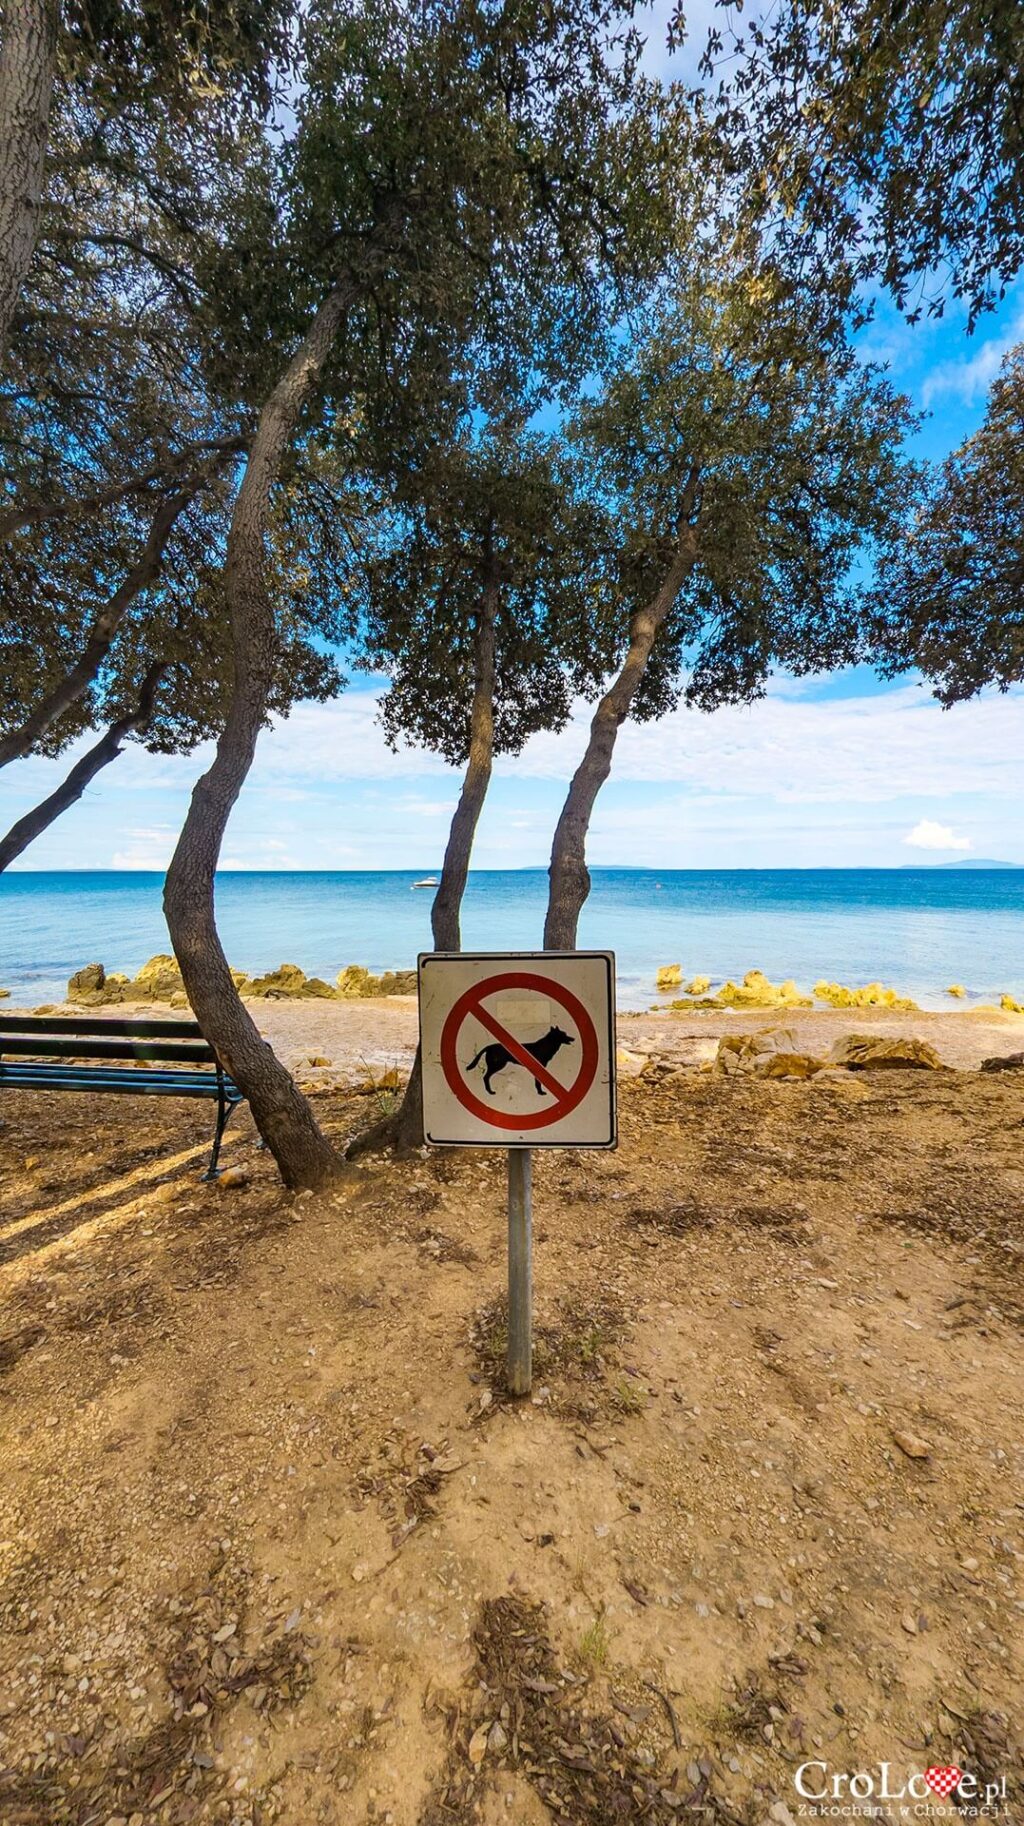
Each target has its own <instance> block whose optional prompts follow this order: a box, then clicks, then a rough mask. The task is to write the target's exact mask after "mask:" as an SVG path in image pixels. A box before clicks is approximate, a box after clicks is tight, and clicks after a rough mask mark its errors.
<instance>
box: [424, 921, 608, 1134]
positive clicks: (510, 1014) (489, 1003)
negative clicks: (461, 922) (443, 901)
mask: <svg viewBox="0 0 1024 1826" xmlns="http://www.w3.org/2000/svg"><path fill="white" fill-rule="evenodd" d="M614 989H615V957H614V954H613V953H612V952H611V951H452V952H449V951H431V952H427V953H425V954H424V955H423V956H421V957H420V959H419V1002H420V1044H421V1047H422V1055H423V1136H424V1140H425V1141H428V1142H430V1143H431V1144H432V1145H433V1146H435V1147H477V1148H481V1147H483V1148H486V1147H491V1148H517V1147H527V1148H613V1147H614V1146H615V1145H616V1140H617V1135H616V1122H615V1113H616V1112H615V994H614Z"/></svg>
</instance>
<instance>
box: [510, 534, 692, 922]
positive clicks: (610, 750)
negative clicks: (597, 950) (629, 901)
mask: <svg viewBox="0 0 1024 1826" xmlns="http://www.w3.org/2000/svg"><path fill="white" fill-rule="evenodd" d="M696 557H697V551H696V542H695V538H694V536H693V533H692V530H691V529H690V528H687V529H686V532H685V533H684V535H683V537H682V538H681V540H680V542H679V545H678V546H677V548H676V553H675V556H674V558H673V560H672V563H671V565H670V566H669V569H668V571H667V573H666V576H665V580H664V582H663V584H662V586H661V588H660V590H659V591H658V593H657V595H656V596H655V597H654V598H653V599H652V601H651V602H649V603H648V604H647V606H646V607H645V608H642V609H638V610H637V612H636V614H635V615H634V616H633V618H632V621H631V622H630V626H629V647H628V650H627V653H626V658H625V660H624V662H623V665H622V670H621V671H620V672H619V674H618V677H617V678H616V679H615V681H614V683H613V684H612V685H611V686H610V687H609V689H608V690H607V691H606V692H605V694H604V696H603V698H602V699H601V701H600V703H599V704H598V706H597V709H596V710H595V712H594V717H593V720H592V722H591V725H590V739H589V741H588V742H587V747H586V751H585V753H584V755H583V759H582V761H581V762H580V764H579V766H578V767H577V769H576V772H575V773H574V774H573V777H572V783H571V785H570V787H569V791H568V793H567V795H566V800H565V804H564V805H563V807H562V812H561V816H560V817H559V820H558V823H557V825H556V826H555V836H554V841H553V843H552V846H551V866H550V868H549V870H548V908H547V916H546V918H545V921H544V949H545V950H546V951H575V949H576V934H577V930H578V928H579V921H580V913H581V912H582V910H583V906H584V903H585V902H586V898H587V895H588V894H589V893H590V873H589V871H588V869H587V862H586V851H587V832H588V830H589V828H590V819H591V816H592V814H593V810H594V803H595V800H596V799H597V795H598V793H599V792H600V790H601V788H602V786H603V785H604V783H605V781H606V780H607V778H608V775H609V774H610V772H611V767H612V756H613V754H614V752H615V743H616V740H617V738H618V734H619V729H620V727H621V725H622V724H623V723H624V722H625V720H626V718H627V716H628V715H629V710H630V705H631V704H632V702H633V699H634V698H635V696H636V694H637V691H638V690H639V688H640V681H641V680H642V678H643V675H644V672H645V671H646V668H647V662H648V660H649V659H650V657H651V653H652V651H653V648H654V643H655V641H656V640H657V638H658V634H659V632H660V630H661V628H662V626H663V625H664V623H665V621H666V620H667V618H668V616H669V614H670V612H671V610H672V607H673V604H674V603H675V601H676V598H677V597H678V595H679V592H680V590H681V589H682V587H683V585H684V583H685V582H686V579H687V578H688V576H689V575H690V572H691V571H692V569H693V567H694V564H695V563H696Z"/></svg>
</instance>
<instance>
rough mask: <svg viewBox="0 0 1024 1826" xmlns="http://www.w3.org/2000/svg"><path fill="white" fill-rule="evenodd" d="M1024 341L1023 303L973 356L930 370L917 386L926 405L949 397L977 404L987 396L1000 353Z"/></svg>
mask: <svg viewBox="0 0 1024 1826" xmlns="http://www.w3.org/2000/svg"><path fill="white" fill-rule="evenodd" d="M1022 341H1024V305H1022V306H1021V308H1020V309H1019V310H1018V311H1017V312H1016V313H1015V315H1014V316H1013V317H1012V318H1011V320H1010V322H1009V323H1008V324H1007V326H1006V328H1005V329H1004V330H1002V331H1000V333H999V335H998V336H990V337H989V338H988V341H987V342H983V343H982V345H981V347H980V348H979V349H978V350H977V352H976V353H975V354H974V355H971V356H968V358H967V359H966V360H965V361H945V362H940V363H939V365H938V366H937V367H935V368H933V369H932V371H931V373H930V374H929V375H928V376H927V378H926V380H925V382H924V385H923V386H922V388H921V399H922V401H923V403H924V405H925V407H926V408H929V407H931V406H933V405H934V404H935V402H936V400H939V399H943V398H952V399H956V400H959V401H960V402H961V404H962V405H965V406H977V405H979V404H980V403H981V402H982V401H983V400H984V399H985V398H986V396H987V394H988V391H989V388H990V387H991V385H992V382H993V381H994V380H995V378H996V375H997V374H998V373H999V369H1000V367H1001V366H1002V362H1003V357H1004V355H1006V354H1008V352H1009V351H1010V349H1012V348H1014V347H1015V345H1016V344H1017V343H1018V342H1022Z"/></svg>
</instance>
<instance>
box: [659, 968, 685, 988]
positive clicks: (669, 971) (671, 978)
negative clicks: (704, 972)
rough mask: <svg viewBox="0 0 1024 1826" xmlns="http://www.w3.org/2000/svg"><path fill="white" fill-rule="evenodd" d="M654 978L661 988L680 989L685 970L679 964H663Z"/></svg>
mask: <svg viewBox="0 0 1024 1826" xmlns="http://www.w3.org/2000/svg"><path fill="white" fill-rule="evenodd" d="M654 980H655V982H656V984H657V986H658V988H659V989H678V988H679V985H680V984H681V982H682V980H683V972H682V970H681V968H680V966H679V965H678V964H662V966H661V969H660V970H659V971H658V974H657V976H656V977H655V979H654Z"/></svg>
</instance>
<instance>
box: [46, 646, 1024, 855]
mask: <svg viewBox="0 0 1024 1826" xmlns="http://www.w3.org/2000/svg"><path fill="white" fill-rule="evenodd" d="M830 688H831V689H833V690H834V688H835V686H834V682H833V685H832V686H831V687H830ZM815 690H818V691H819V692H820V682H818V683H814V682H808V681H800V682H799V687H798V689H794V683H793V681H792V680H788V679H780V680H778V681H777V682H776V683H773V684H772V686H771V688H770V690H769V692H768V695H767V696H766V697H765V698H763V699H762V700H760V701H759V702H758V703H754V704H745V705H734V706H731V707H729V708H726V709H723V710H719V711H716V712H715V714H714V715H712V716H705V715H703V714H701V713H700V712H699V711H694V710H675V711H673V712H672V713H671V714H670V715H669V716H666V717H662V719H661V720H660V721H659V722H656V723H643V724H638V723H626V724H624V725H623V728H622V732H621V734H620V736H619V740H618V743H617V745H616V750H615V761H614V765H613V768H612V778H613V780H615V781H618V782H628V781H633V782H641V783H652V784H653V783H661V784H677V785H679V786H681V787H685V788H686V789H687V790H688V791H690V792H692V793H695V794H699V795H700V796H701V797H702V798H704V797H706V796H707V795H709V794H715V795H718V796H721V797H723V798H726V799H731V800H735V799H739V798H744V797H753V798H757V799H760V800H764V799H765V798H768V799H772V800H774V801H775V802H776V803H779V804H850V803H859V804H865V805H874V804H882V803H884V802H886V801H889V800H895V799H900V798H906V797H911V798H924V799H926V800H935V799H942V800H944V801H946V802H948V801H949V800H950V799H951V798H954V797H956V796H958V795H961V794H968V793H980V794H984V795H986V796H987V797H990V798H992V799H995V800H1003V801H1005V802H1006V803H1009V802H1011V801H1013V802H1019V800H1020V797H1021V794H1022V793H1024V689H1019V688H1018V689H1015V690H1011V691H1009V692H1007V693H1005V694H1000V693H997V692H993V693H990V694H983V695H982V696H981V697H979V698H975V699H973V700H972V701H971V702H970V703H966V704H957V705H954V707H953V708H952V709H951V710H943V709H942V708H941V706H940V705H939V704H937V703H936V701H935V699H934V698H933V697H932V696H931V695H930V693H929V692H928V691H927V689H925V688H924V687H921V686H918V685H913V684H908V685H900V686H897V687H894V688H891V689H888V690H884V691H877V690H876V691H872V692H866V691H859V693H858V695H855V696H849V697H840V696H829V697H822V696H821V695H820V694H819V695H813V693H814V692H815ZM377 703H378V699H377V695H376V693H372V694H371V693H369V692H351V693H347V694H346V695H344V696H342V697H340V698H337V699H335V700H334V701H333V702H332V703H328V704H305V705H300V707H299V708H298V709H297V710H296V711H295V712H294V713H293V714H292V716H290V717H289V718H288V719H287V721H284V722H279V723H277V724H276V725H275V727H274V728H273V729H271V730H269V731H268V732H267V734H266V735H264V736H263V737H262V738H261V741H260V745H259V748H258V750H257V755H256V763H255V766H254V768H253V771H252V774H251V776H250V780H249V782H248V784H247V786H246V794H245V797H246V799H250V798H251V797H252V796H254V795H257V794H263V793H268V794H270V795H272V796H273V797H275V798H281V797H282V795H283V794H286V795H287V798H288V800H290V801H291V802H292V803H294V804H298V802H299V801H301V800H302V799H305V800H306V803H307V806H312V805H313V803H314V801H315V800H317V799H318V798H322V795H323V793H324V792H331V791H334V790H336V789H337V788H338V786H339V785H341V784H342V783H345V784H351V785H352V787H354V788H358V789H362V792H363V794H364V795H365V789H366V787H367V786H368V785H369V784H370V783H371V782H372V783H374V784H377V785H380V786H381V787H390V785H391V784H392V783H393V782H394V783H397V784H398V785H399V786H400V787H404V788H405V791H404V793H403V799H404V800H405V803H406V804H407V805H409V806H411V805H412V803H413V801H414V800H415V801H417V802H418V803H417V805H416V811H415V813H413V814H411V815H415V816H438V817H439V816H441V815H442V813H447V811H448V810H449V808H450V805H451V804H452V803H453V802H454V796H455V794H457V791H458V786H459V783H460V781H459V774H458V772H457V770H454V769H452V768H449V767H448V766H447V765H446V764H445V763H444V762H443V761H442V760H441V759H440V758H439V757H438V756H437V755H432V754H429V753H427V752H425V751H424V750H421V749H402V750H401V751H400V752H399V753H398V754H392V753H391V751H390V749H389V748H388V747H387V745H386V744H385V742H384V738H383V734H382V731H381V728H380V725H379V723H378V722H377V716H376V713H377ZM590 715H591V711H590V709H589V708H588V706H586V705H583V704H581V705H579V706H578V707H577V710H576V713H575V715H574V716H573V718H572V720H571V721H570V722H569V724H568V725H567V726H566V728H565V729H563V730H561V731H559V732H558V733H557V734H547V735H538V736H534V737H533V739H532V740H531V741H529V742H528V743H527V744H526V747H525V748H524V749H523V751H522V753H521V754H519V755H515V756H499V757H498V758H497V760H496V763H495V778H496V779H497V778H499V777H501V778H505V779H520V780H557V781H565V782H568V780H569V778H570V777H571V775H572V773H573V772H574V770H575V768H576V765H577V763H578V761H579V759H580V756H581V755H582V753H583V749H584V746H585V744H586V739H587V728H588V724H589V721H590ZM24 765H25V766H26V768H28V769H30V770H34V769H36V768H38V769H39V770H40V779H39V785H40V787H41V786H42V784H43V778H42V770H43V769H44V768H47V767H52V765H53V763H47V762H34V763H33V762H27V763H25V764H24ZM200 766H201V762H200V760H199V757H197V756H195V755H193V756H191V757H181V758H175V757H168V756H159V757H154V756H149V755H146V754H145V753H143V751H142V750H141V749H134V750H132V751H129V752H128V753H127V754H126V755H125V756H124V757H123V759H122V760H121V761H120V762H118V764H117V785H118V787H119V788H124V789H127V790H136V789H143V788H145V787H152V786H159V787H162V788H169V787H172V786H173V787H174V788H175V789H176V790H177V791H182V790H185V791H187V790H188V789H189V788H190V787H191V784H192V781H193V780H194V778H195V775H196V773H197V772H198V771H199V769H200ZM113 772H114V770H113V769H111V774H113ZM12 773H13V769H12ZM413 782H415V784H413ZM34 784H35V782H34V781H30V780H29V779H27V778H24V777H23V785H24V789H25V790H26V793H27V792H29V791H30V790H31V788H32V787H33V786H34ZM437 787H441V791H440V792H437V796H436V798H435V796H434V794H435V791H436V789H437ZM417 788H419V789H420V790H419V791H417ZM445 788H448V789H449V791H448V794H447V796H446V795H445ZM28 802H31V801H30V800H29V801H28ZM428 808H429V809H428ZM523 809H525V808H523V807H522V806H519V807H517V810H519V811H522V810H523ZM325 866H326V865H325Z"/></svg>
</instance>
